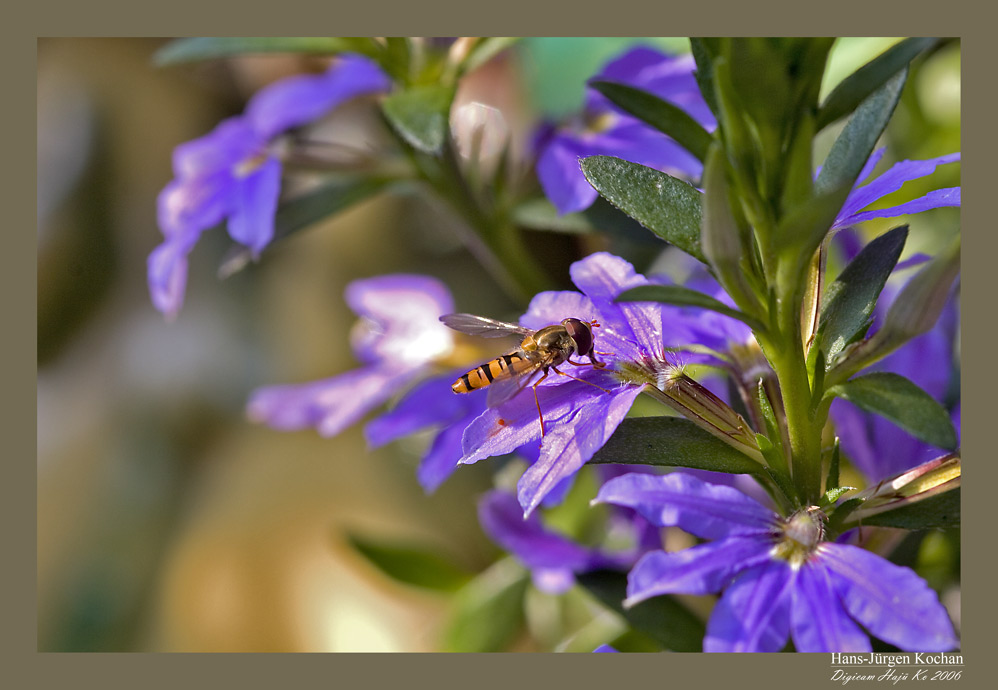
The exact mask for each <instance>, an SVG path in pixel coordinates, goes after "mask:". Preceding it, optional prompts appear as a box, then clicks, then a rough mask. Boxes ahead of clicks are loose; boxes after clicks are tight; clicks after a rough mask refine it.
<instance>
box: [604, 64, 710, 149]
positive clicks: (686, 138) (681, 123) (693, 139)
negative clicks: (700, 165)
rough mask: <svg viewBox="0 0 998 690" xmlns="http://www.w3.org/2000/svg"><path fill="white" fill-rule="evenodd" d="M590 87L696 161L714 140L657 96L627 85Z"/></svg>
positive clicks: (612, 84)
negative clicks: (695, 158)
mask: <svg viewBox="0 0 998 690" xmlns="http://www.w3.org/2000/svg"><path fill="white" fill-rule="evenodd" d="M589 86H591V87H593V88H594V89H596V90H597V91H599V92H600V93H601V94H603V95H604V96H606V97H607V98H609V99H610V101H612V102H613V103H614V105H616V106H617V107H619V108H620V109H622V110H623V111H625V112H627V113H630V114H631V115H633V116H634V117H636V118H638V119H639V120H642V121H643V122H646V123H647V124H649V125H651V126H652V127H654V128H655V129H657V130H658V131H660V132H662V133H664V134H667V135H669V136H670V137H672V138H673V139H675V140H676V142H677V143H678V144H679V145H680V146H682V147H683V148H684V149H686V150H687V151H689V152H690V153H692V154H693V155H694V156H696V157H697V159H698V160H700V161H703V160H704V159H706V157H707V149H709V148H710V144H711V142H712V141H713V140H714V138H713V137H712V136H711V135H710V133H709V132H708V131H707V130H706V129H704V128H703V126H702V125H701V124H700V123H699V122H697V121H696V120H694V119H693V118H692V117H690V115H689V113H687V112H686V111H685V110H683V109H682V108H680V107H678V106H675V105H673V104H672V103H669V102H668V101H665V100H662V99H661V98H659V97H658V96H656V95H654V94H651V93H648V92H647V91H643V90H641V89H636V88H634V87H633V86H627V85H626V84H617V83H614V82H609V81H592V82H589Z"/></svg>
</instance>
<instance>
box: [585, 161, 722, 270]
mask: <svg viewBox="0 0 998 690" xmlns="http://www.w3.org/2000/svg"><path fill="white" fill-rule="evenodd" d="M582 172H583V173H585V176H586V179H587V180H589V184H591V185H592V186H593V187H595V188H596V191H598V192H599V193H600V194H601V195H602V196H603V198H604V199H606V200H607V201H609V202H610V203H611V204H613V205H614V206H616V207H617V208H619V209H620V210H621V211H623V212H624V213H626V214H627V215H629V216H630V217H631V218H633V219H634V220H636V221H638V222H639V223H641V224H642V225H643V226H645V227H646V228H648V229H649V230H651V231H652V232H653V233H655V234H656V235H658V236H659V237H661V238H662V239H663V240H665V241H667V242H671V243H672V244H674V245H676V246H677V247H679V248H680V249H682V250H683V251H684V252H686V253H687V254H689V255H690V256H693V257H694V258H696V259H699V260H700V261H704V256H703V252H702V251H701V250H700V197H701V196H702V195H701V194H700V192H699V191H697V189H696V188H695V187H693V185H691V184H688V183H686V182H683V181H681V180H677V179H676V178H674V177H670V176H669V175H666V174H665V173H662V172H659V171H658V170H654V169H652V168H648V167H645V166H643V165H638V164H637V163H630V162H628V161H625V160H621V159H620V158H614V157H612V156H589V157H588V158H583V159H582Z"/></svg>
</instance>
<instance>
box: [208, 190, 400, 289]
mask: <svg viewBox="0 0 998 690" xmlns="http://www.w3.org/2000/svg"><path fill="white" fill-rule="evenodd" d="M391 182H392V180H391V179H389V178H382V177H365V178H351V179H347V180H339V181H337V182H333V183H330V184H327V185H325V186H323V187H319V188H318V189H316V190H314V191H311V192H309V193H307V194H303V195H302V196H300V197H298V198H296V199H292V200H291V201H289V202H287V203H286V204H284V205H282V206H281V207H280V208H279V209H278V210H277V216H276V218H275V220H274V239H273V240H271V242H270V244H269V245H267V249H268V250H269V249H270V248H271V247H273V246H274V245H275V244H276V243H277V242H279V241H281V240H283V239H284V238H286V237H288V236H289V235H293V234H294V233H296V232H298V231H299V230H304V229H305V228H308V227H310V226H311V225H313V224H315V223H317V222H319V221H321V220H325V219H327V218H331V217H333V216H335V215H336V214H337V213H340V212H341V211H345V210H346V209H348V208H350V207H351V206H353V205H354V204H357V203H359V202H361V201H363V200H365V199H367V198H370V197H372V196H374V195H375V194H377V193H378V192H380V191H382V190H383V189H385V187H387V186H388V185H389V184H390V183H391ZM252 258H253V253H252V251H251V250H250V249H249V248H247V247H244V246H242V245H234V246H233V248H232V250H231V251H230V252H229V253H228V254H227V255H226V257H225V258H224V259H223V260H222V265H221V266H220V267H219V269H218V275H219V277H220V278H227V277H229V276H231V275H233V274H234V273H237V272H239V271H240V270H242V269H243V268H245V267H246V265H247V264H248V263H249V262H250V261H252Z"/></svg>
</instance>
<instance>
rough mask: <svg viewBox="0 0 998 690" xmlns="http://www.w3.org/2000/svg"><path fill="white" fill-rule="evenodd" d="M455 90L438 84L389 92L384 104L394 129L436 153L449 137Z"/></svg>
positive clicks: (409, 141) (428, 150)
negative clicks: (448, 129)
mask: <svg viewBox="0 0 998 690" xmlns="http://www.w3.org/2000/svg"><path fill="white" fill-rule="evenodd" d="M453 100H454V89H453V87H450V86H441V85H438V84H432V85H426V86H414V87H412V88H410V89H406V90H405V91H396V92H395V93H392V94H389V95H388V96H386V97H385V99H384V100H383V101H382V103H381V107H382V109H383V110H384V113H385V116H386V117H387V118H388V121H389V122H390V123H391V125H392V127H394V128H395V131H396V132H398V133H399V134H400V135H401V136H402V138H403V139H405V140H406V142H408V143H409V144H410V145H412V146H414V147H415V148H417V149H419V150H420V151H423V152H424V153H437V152H439V151H440V148H441V147H442V146H443V143H444V138H445V137H446V136H447V127H448V118H449V115H450V106H451V102H452V101H453Z"/></svg>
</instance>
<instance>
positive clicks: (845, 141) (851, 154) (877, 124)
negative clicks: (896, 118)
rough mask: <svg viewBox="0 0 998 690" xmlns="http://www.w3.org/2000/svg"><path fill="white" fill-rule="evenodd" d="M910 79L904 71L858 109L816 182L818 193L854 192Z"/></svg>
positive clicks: (828, 157)
mask: <svg viewBox="0 0 998 690" xmlns="http://www.w3.org/2000/svg"><path fill="white" fill-rule="evenodd" d="M907 78H908V70H907V69H903V70H901V71H900V72H899V73H898V74H896V75H895V76H893V77H891V78H890V79H889V80H888V81H887V83H886V84H884V85H883V86H882V87H880V88H879V89H878V90H877V91H875V92H874V93H873V95H871V96H869V97H868V98H867V99H866V100H865V101H863V103H862V104H861V105H860V106H859V108H857V109H856V112H855V113H854V114H853V116H852V117H851V118H849V122H848V123H847V124H846V126H845V127H844V128H843V129H842V132H841V133H840V134H839V136H838V138H837V139H836V140H835V143H834V144H832V148H831V150H830V151H829V152H828V156H827V157H826V158H825V162H824V164H823V165H822V166H821V172H820V173H818V179H817V180H815V182H814V185H815V189H816V190H817V191H819V192H823V191H828V190H832V189H837V188H840V187H843V186H844V187H846V188H852V186H853V184H855V182H856V178H857V177H859V173H860V172H861V171H862V170H863V166H864V165H866V161H867V160H868V159H869V158H870V153H872V152H873V147H874V146H876V144H877V139H879V138H880V135H881V134H882V133H883V131H884V128H885V127H887V123H888V122H889V121H890V119H891V115H892V114H893V113H894V108H895V107H896V106H897V104H898V100H899V99H900V98H901V90H902V89H903V88H904V83H905V80H906V79H907Z"/></svg>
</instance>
